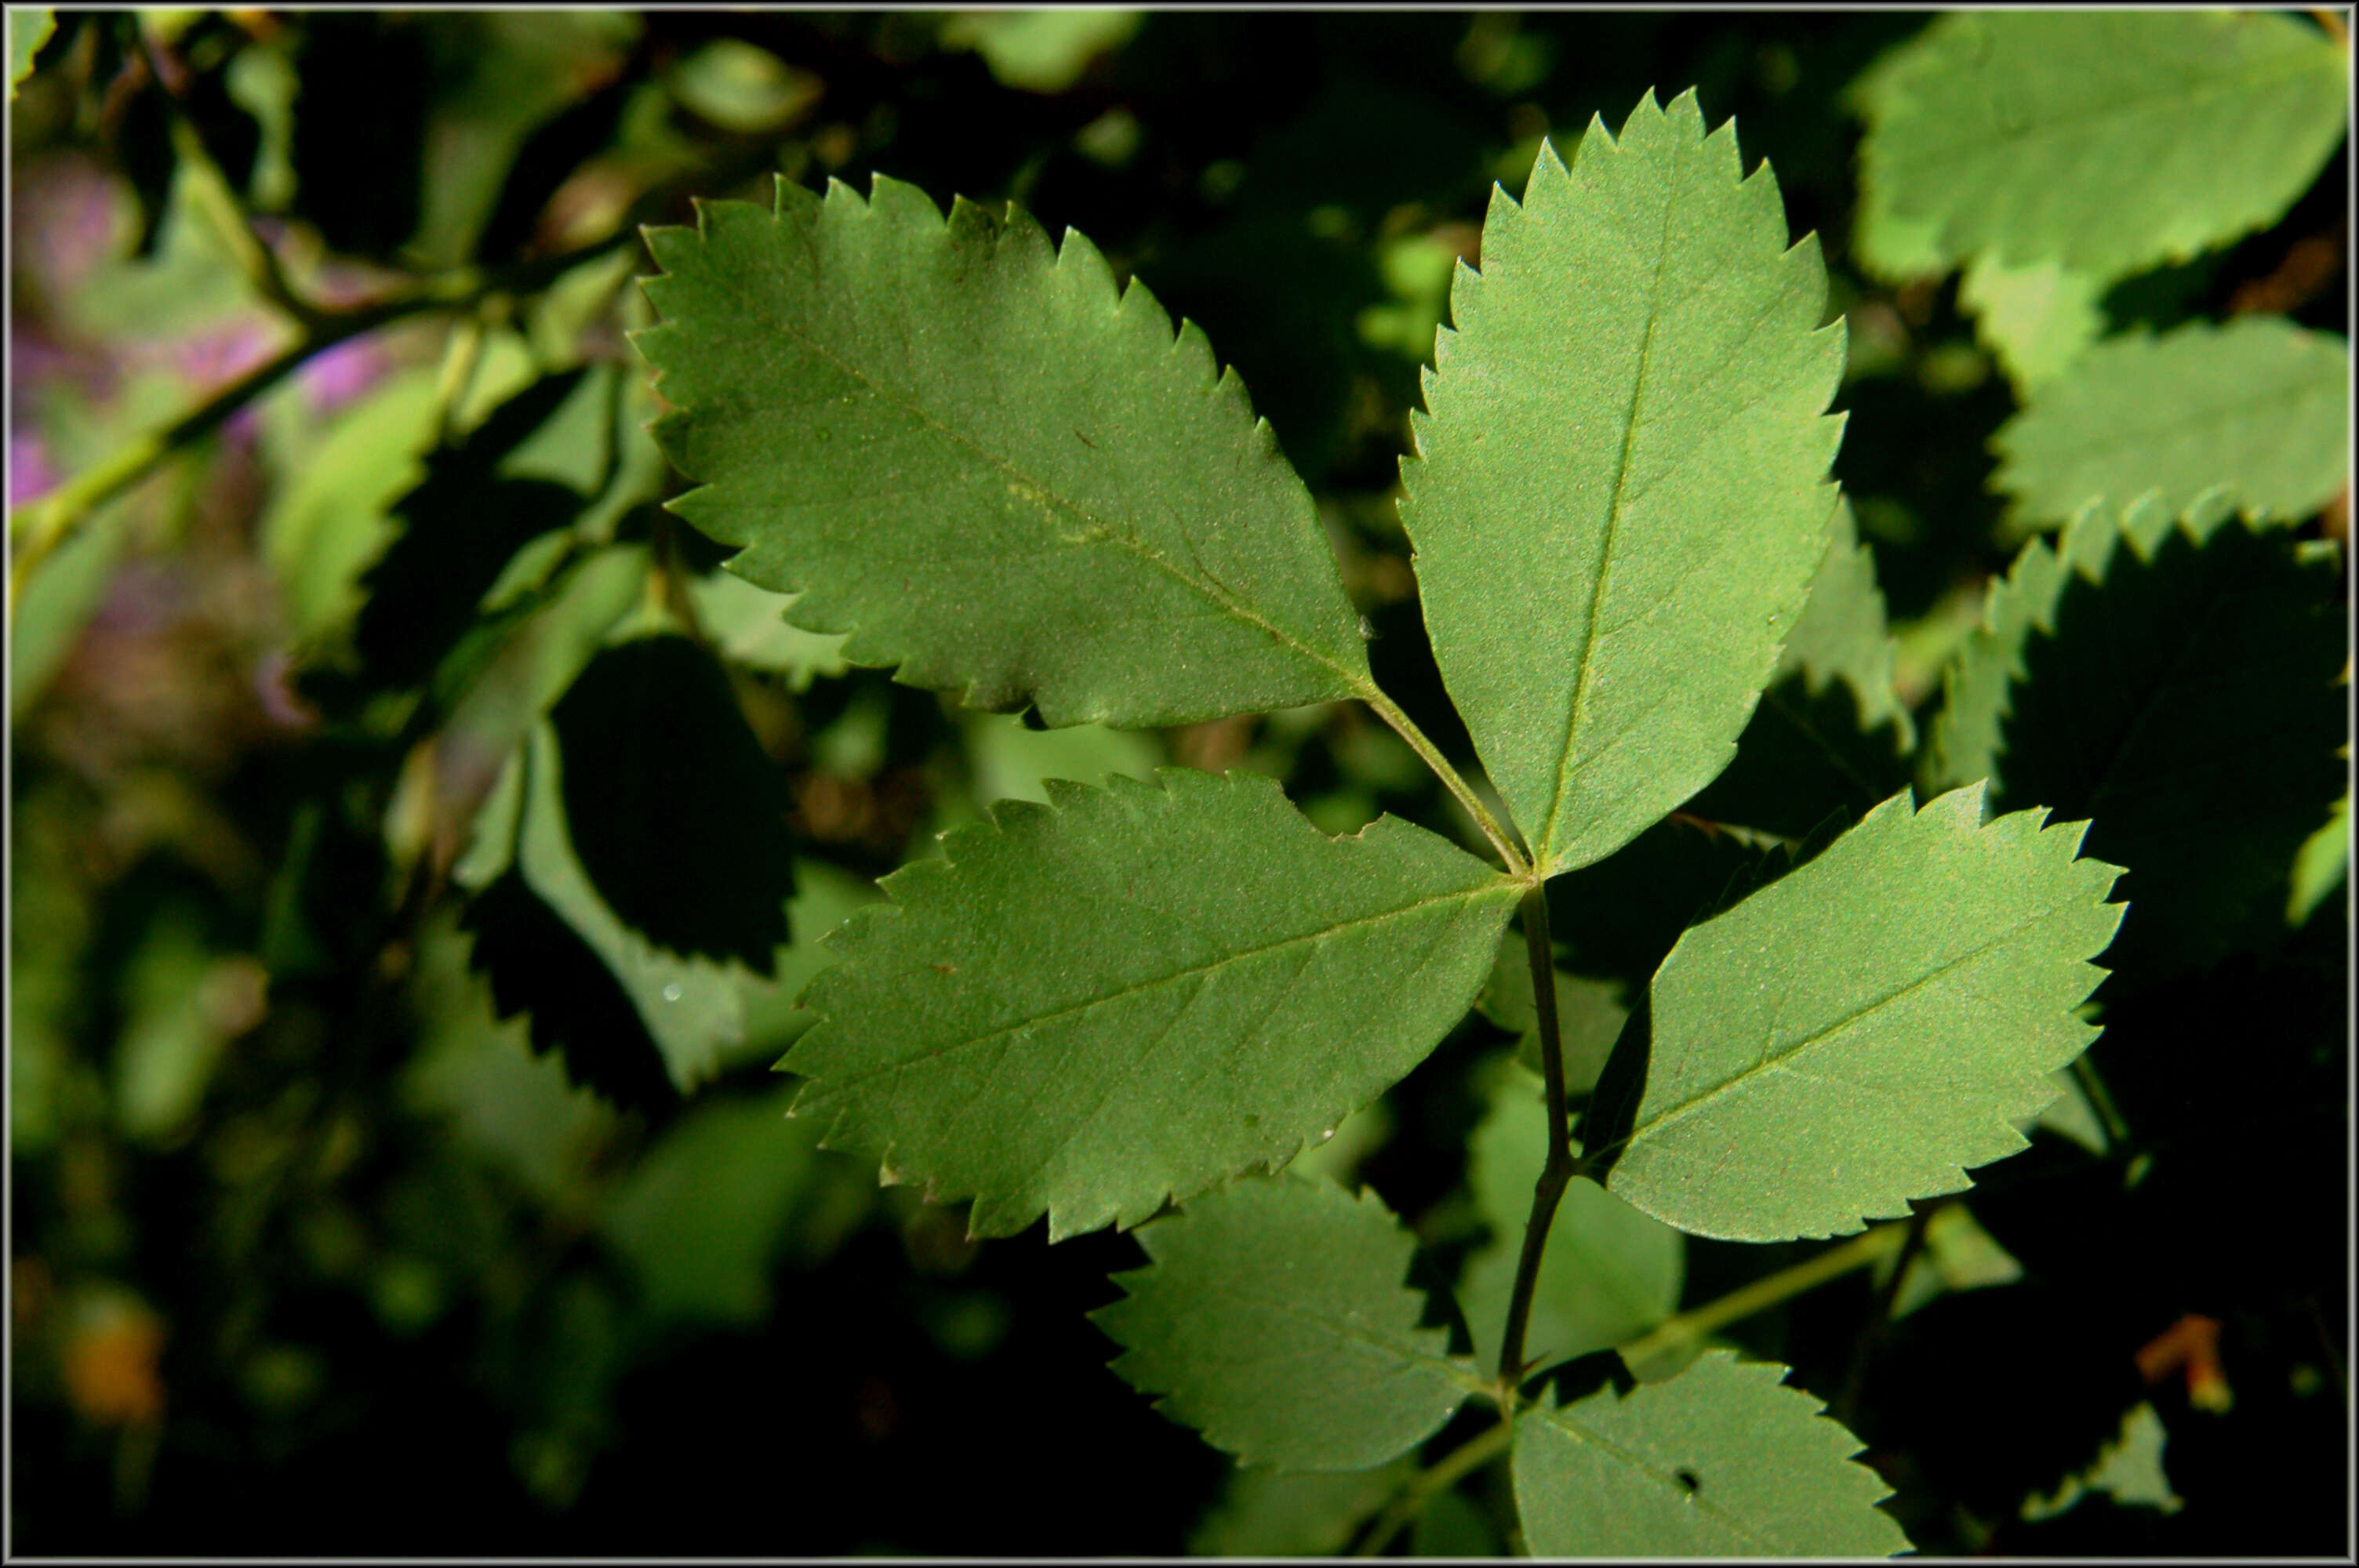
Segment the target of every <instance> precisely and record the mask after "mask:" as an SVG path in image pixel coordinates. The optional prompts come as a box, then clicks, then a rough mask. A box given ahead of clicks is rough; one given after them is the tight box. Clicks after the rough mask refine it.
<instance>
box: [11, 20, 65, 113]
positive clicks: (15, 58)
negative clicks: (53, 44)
mask: <svg viewBox="0 0 2359 1568" xmlns="http://www.w3.org/2000/svg"><path fill="white" fill-rule="evenodd" d="M57 30H58V14H57V13H56V12H55V11H53V10H51V9H50V8H49V7H48V6H47V5H11V6H9V7H8V96H9V97H10V98H12V99H13V98H15V97H16V89H17V88H19V87H22V86H23V85H24V84H25V78H27V77H28V76H30V75H32V74H33V58H34V57H35V56H36V55H38V54H39V53H40V52H41V46H42V45H43V44H46V43H48V42H49V35H50V34H52V33H54V32H56V31H57Z"/></svg>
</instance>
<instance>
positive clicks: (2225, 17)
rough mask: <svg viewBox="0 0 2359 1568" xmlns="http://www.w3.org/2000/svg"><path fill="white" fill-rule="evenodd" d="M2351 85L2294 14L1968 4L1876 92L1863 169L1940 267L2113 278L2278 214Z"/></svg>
mask: <svg viewBox="0 0 2359 1568" xmlns="http://www.w3.org/2000/svg"><path fill="white" fill-rule="evenodd" d="M2349 93H2350V66H2349V61H2348V56H2347V54H2346V51H2345V50H2344V49H2343V46H2342V44H2341V43H2340V42H2339V41H2337V40H2333V39H2330V38H2327V37H2326V36H2325V35H2324V34H2323V33H2321V31H2320V30H2319V29H2318V28H2317V27H2312V26H2310V25H2309V24H2307V23H2304V22H2300V21H2297V20H2295V19H2294V18H2292V17H2290V16H2275V15H2267V14H2262V13H2245V14H2235V13H2228V12H2197V11H2181V12H2173V13H2170V14H2169V15H2167V16H2150V15H2138V14H2133V13H2128V12H2115V11H2092V12H2064V11H2054V12H2048V11H2024V12H1969V13H1960V14H1955V15H1951V16H1943V17H1941V18H1940V19H1939V20H1938V21H1936V22H1935V23H1934V24H1933V25H1932V26H1931V27H1928V28H1927V29H1926V30H1925V32H1924V33H1923V34H1921V35H1920V36H1919V37H1918V38H1915V39H1913V40H1911V41H1910V42H1909V44H1908V45H1907V46H1906V48H1905V49H1904V51H1903V52H1902V54H1901V56H1900V57H1899V58H1898V59H1895V60H1894V61H1893V62H1892V64H1891V65H1890V66H1889V67H1888V68H1887V71H1886V76H1885V79H1884V80H1883V81H1882V82H1880V83H1879V85H1878V87H1877V88H1876V89H1875V91H1872V92H1869V93H1867V94H1866V95H1865V97H1866V100H1867V107H1868V109H1869V113H1870V121H1871V125H1870V129H1869V132H1868V136H1867V139H1866V141H1865V142H1864V144H1863V146H1862V147H1861V149H1860V158H1861V165H1862V168H1861V178H1862V179H1863V181H1864V183H1865V184H1866V185H1867V186H1868V187H1869V188H1870V189H1875V190H1876V191H1879V192H1881V193H1882V194H1883V199H1884V200H1886V202H1887V203H1888V204H1889V207H1890V210H1891V213H1892V216H1893V217H1894V219H1896V220H1897V221H1898V222H1903V223H1908V224H1911V225H1917V226H1921V232H1923V233H1924V235H1925V237H1926V239H1927V240H1929V241H1930V245H1929V247H1928V249H1929V251H1930V254H1934V255H1938V256H1939V257H1940V259H1941V262H1942V265H1941V266H1939V267H1936V268H1933V269H1930V270H1946V267H1947V266H1948V265H1955V264H1956V263H1958V262H1961V261H1963V260H1965V259H1966V258H1969V257H1972V256H1975V255H1979V254H1984V253H1985V252H1987V253H1989V254H1991V256H1992V258H1993V260H1995V262H1997V263H1998V264H1999V265H2003V266H2006V267H2010V268H2019V267H2026V266H2031V265H2037V264H2039V263H2045V262H2054V263H2058V264H2060V265H2062V266H2064V267H2066V268H2068V269H2070V270H2071V271H2072V272H2075V273H2078V274H2080V275H2082V276H2088V277H2095V278H2104V279H2112V278H2116V277H2121V276H2126V275H2128V274H2130V273H2134V272H2140V271H2143V270H2145V269H2146V268H2147V267H2150V266H2153V265H2156V264H2158V263H2160V262H2174V261H2184V260H2185V259H2187V258H2188V257H2190V256H2191V255H2194V254H2196V253H2197V252H2199V251H2201V250H2203V249H2205V248H2207V247H2208V246H2212V245H2216V244H2220V243H2223V242H2225V241H2228V240H2232V239H2234V238H2236V237H2237V236H2238V235H2240V234H2243V233H2245V232H2249V231H2251V230H2254V229H2257V228H2263V227H2266V226H2267V225H2268V224H2270V223H2272V222H2276V221H2277V217H2278V216H2279V215H2280V214H2281V213H2283V212H2284V211H2285V210H2286V208H2287V207H2288V206H2289V205H2291V204H2292V202H2293V200H2294V198H2295V197H2297V196H2299V194H2300V193H2301V191H2302V189H2303V188H2304V187H2306V186H2308V185H2309V184H2310V179H2311V178H2313V177H2314V176H2315V175H2316V174H2317V172H2318V168H2319V166H2320V165H2321V163H2323V162H2324V161H2325V160H2326V157H2327V156H2328V154H2329V153H2330V152H2331V151H2332V148H2333V146H2334V144H2335V143H2336V141H2337V140H2338V139H2339V138H2340V137H2341V136H2342V135H2343V124H2344V118H2345V101H2346V99H2347V98H2348V96H2349ZM1912 232H1915V231H1912ZM1891 248H1892V249H1897V247H1891ZM1890 254H1891V253H1890V250H1889V249H1888V250H1887V251H1886V255H1887V257H1888V256H1889V255H1890ZM2075 499H2076V500H2077V499H2078V498H2077V497H2076V498H2075Z"/></svg>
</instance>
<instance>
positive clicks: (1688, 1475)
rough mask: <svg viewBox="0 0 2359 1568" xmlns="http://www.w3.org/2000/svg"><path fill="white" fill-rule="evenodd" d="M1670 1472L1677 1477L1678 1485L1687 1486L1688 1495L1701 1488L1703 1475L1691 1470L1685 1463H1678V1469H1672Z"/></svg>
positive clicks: (1692, 1494) (1692, 1495)
mask: <svg viewBox="0 0 2359 1568" xmlns="http://www.w3.org/2000/svg"><path fill="white" fill-rule="evenodd" d="M1671 1474H1672V1475H1674V1476H1678V1477H1679V1482H1680V1486H1682V1487H1686V1488H1687V1494H1688V1496H1689V1497H1691V1498H1692V1497H1694V1496H1695V1495H1696V1494H1697V1493H1698V1492H1701V1491H1702V1490H1703V1477H1702V1476H1699V1475H1697V1474H1696V1473H1695V1472H1694V1471H1693V1470H1690V1469H1689V1468H1688V1467H1687V1466H1686V1465H1680V1467H1679V1468H1678V1469H1676V1470H1674V1471H1672V1472H1671Z"/></svg>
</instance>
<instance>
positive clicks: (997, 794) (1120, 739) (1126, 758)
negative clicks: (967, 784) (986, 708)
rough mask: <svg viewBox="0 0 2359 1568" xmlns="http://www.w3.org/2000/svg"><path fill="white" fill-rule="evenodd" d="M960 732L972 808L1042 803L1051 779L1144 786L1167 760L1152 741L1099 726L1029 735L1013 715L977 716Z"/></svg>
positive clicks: (1085, 726) (1081, 782) (1026, 728)
mask: <svg viewBox="0 0 2359 1568" xmlns="http://www.w3.org/2000/svg"><path fill="white" fill-rule="evenodd" d="M963 728H964V730H966V742H967V762H968V766H969V768H970V769H971V770H972V772H973V787H974V803H975V805H976V806H989V805H990V804H991V803H992V802H993V801H995V800H1035V801H1040V802H1043V803H1045V802H1046V801H1047V800H1048V798H1049V785H1048V781H1049V780H1050V779H1052V778H1055V779H1071V780H1073V781H1075V782H1076V783H1080V784H1091V783H1097V782H1100V781H1103V780H1104V779H1105V778H1107V777H1109V776H1111V775H1113V774H1115V773H1120V774H1122V775H1123V776H1125V777H1126V778H1134V779H1137V780H1139V781H1141V782H1142V783H1144V782H1147V781H1149V780H1152V779H1153V778H1154V777H1155V770H1156V769H1157V768H1158V767H1160V766H1162V765H1164V763H1165V762H1166V760H1167V759H1166V757H1165V754H1164V747H1163V745H1162V744H1161V742H1160V741H1158V740H1157V738H1156V737H1154V736H1152V735H1140V734H1137V733H1135V732H1133V731H1130V730H1109V729H1107V728H1106V727H1105V726H1104V725H1103V724H1072V725H1068V726H1066V727H1065V728H1064V729H1062V730H1034V729H1030V728H1028V727H1027V726H1026V724H1025V723H1024V721H1023V720H1022V719H1018V718H1016V716H1015V715H1014V714H1006V713H978V714H973V715H971V716H970V717H969V718H968V719H967V721H966V723H965V724H964V726H963Z"/></svg>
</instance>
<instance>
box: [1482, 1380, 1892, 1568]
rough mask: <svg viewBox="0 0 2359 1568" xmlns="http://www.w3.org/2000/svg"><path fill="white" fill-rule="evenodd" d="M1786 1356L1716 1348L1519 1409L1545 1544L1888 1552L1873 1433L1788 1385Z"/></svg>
mask: <svg viewBox="0 0 2359 1568" xmlns="http://www.w3.org/2000/svg"><path fill="white" fill-rule="evenodd" d="M1785 1376H1786V1368H1783V1367H1777V1366H1771V1365H1767V1364H1763V1363H1758V1362H1744V1361H1740V1360H1738V1359H1737V1358H1736V1357H1734V1356H1733V1355H1731V1354H1729V1353H1728V1352H1727V1351H1724V1350H1714V1351H1709V1352H1706V1353H1705V1355H1704V1356H1703V1357H1701V1359H1699V1360H1698V1361H1697V1362H1696V1363H1695V1364H1694V1365H1693V1366H1692V1367H1690V1368H1688V1369H1687V1370H1686V1371H1684V1372H1681V1373H1680V1375H1679V1376H1677V1377H1675V1378H1673V1379H1670V1380H1669V1381H1668V1382H1664V1383H1648V1384H1641V1385H1640V1386H1639V1387H1637V1388H1636V1389H1635V1390H1632V1391H1631V1392H1629V1393H1627V1394H1624V1395H1617V1394H1616V1393H1615V1392H1614V1390H1610V1389H1609V1390H1600V1391H1598V1392H1597V1393H1594V1394H1592V1395H1590V1396H1589V1397H1587V1398H1586V1399H1582V1400H1576V1401H1574V1402H1572V1403H1570V1404H1562V1405H1556V1406H1554V1407H1553V1408H1551V1406H1550V1405H1549V1404H1547V1403H1543V1404H1541V1405H1539V1406H1538V1407H1536V1408H1535V1409H1532V1410H1530V1411H1526V1412H1525V1413H1524V1414H1523V1415H1521V1416H1519V1417H1517V1422H1516V1510H1517V1513H1519V1514H1520V1515H1521V1516H1522V1517H1523V1524H1524V1540H1525V1541H1526V1542H1527V1544H1528V1545H1529V1546H1530V1548H1531V1550H1532V1552H1533V1554H1534V1555H1535V1556H1541V1557H1588V1556H1597V1557H1772V1556H1775V1557H1784V1556H1802V1557H1888V1556H1891V1555H1892V1554H1893V1553H1895V1552H1905V1551H1907V1550H1908V1541H1907V1539H1906V1538H1905V1537H1903V1536H1902V1535H1901V1533H1900V1531H1899V1530H1898V1529H1897V1527H1896V1526H1895V1525H1894V1524H1893V1522H1892V1520H1891V1519H1889V1518H1887V1517H1886V1515H1884V1514H1883V1513H1881V1512H1880V1511H1878V1510H1877V1509H1876V1508H1875V1503H1876V1501H1877V1500H1878V1499H1879V1498H1883V1497H1885V1496H1886V1490H1887V1489H1886V1487H1885V1485H1884V1483H1883V1482H1882V1481H1881V1480H1879V1479H1878V1478H1877V1476H1876V1475H1875V1472H1874V1471H1873V1470H1870V1469H1868V1468H1867V1467H1866V1466H1865V1465H1859V1464H1856V1463H1854V1461H1853V1459H1852V1455H1853V1454H1855V1453H1857V1452H1858V1449H1859V1443H1858V1440H1857V1439H1856V1438H1854V1437H1853V1436H1852V1435H1851V1433H1847V1432H1845V1431H1844V1430H1843V1428H1842V1427H1840V1426H1838V1425H1836V1424H1835V1423H1834V1422H1832V1421H1829V1420H1826V1419H1825V1418H1824V1417H1822V1416H1821V1414H1820V1413H1819V1412H1820V1405H1819V1401H1818V1400H1813V1399H1811V1398H1810V1396H1809V1395H1808V1394H1805V1393H1803V1392H1802V1391H1800V1390H1797V1389H1789V1388H1786V1387H1783V1386H1782V1384H1783V1380H1784V1379H1785Z"/></svg>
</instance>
